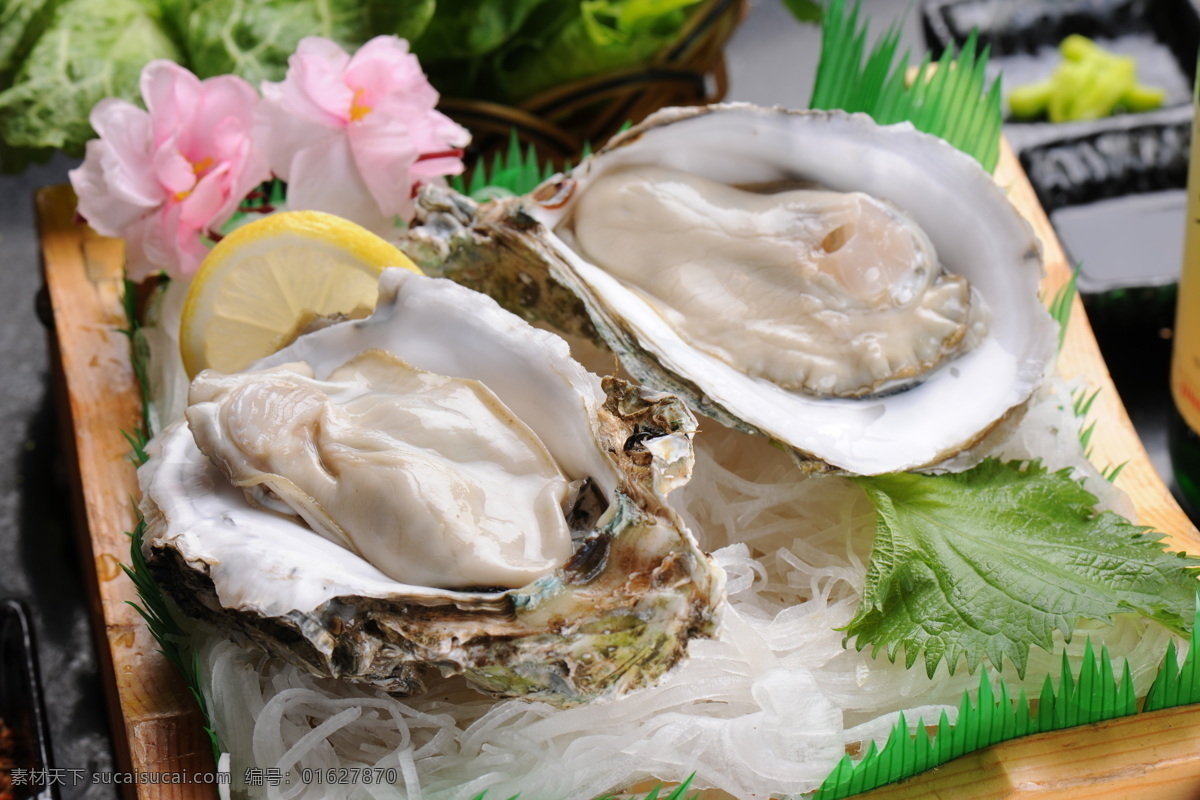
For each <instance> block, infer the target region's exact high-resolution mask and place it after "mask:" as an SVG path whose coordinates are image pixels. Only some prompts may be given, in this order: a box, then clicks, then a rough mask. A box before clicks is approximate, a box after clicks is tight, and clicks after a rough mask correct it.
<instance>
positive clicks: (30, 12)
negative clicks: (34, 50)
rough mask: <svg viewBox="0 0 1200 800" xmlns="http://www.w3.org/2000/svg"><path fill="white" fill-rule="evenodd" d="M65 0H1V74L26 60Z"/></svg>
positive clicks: (12, 69)
mask: <svg viewBox="0 0 1200 800" xmlns="http://www.w3.org/2000/svg"><path fill="white" fill-rule="evenodd" d="M61 2H62V0H5V1H4V2H0V75H2V74H4V73H8V72H12V71H14V70H15V69H16V67H17V66H18V65H19V64H20V63H21V62H22V61H24V60H25V56H26V55H27V54H28V52H29V49H30V48H31V47H33V43H34V42H35V41H37V38H38V37H39V36H41V34H42V31H44V30H45V29H46V26H47V25H49V24H50V20H51V19H52V18H53V16H54V10H55V9H56V8H58V6H59V5H60V4H61Z"/></svg>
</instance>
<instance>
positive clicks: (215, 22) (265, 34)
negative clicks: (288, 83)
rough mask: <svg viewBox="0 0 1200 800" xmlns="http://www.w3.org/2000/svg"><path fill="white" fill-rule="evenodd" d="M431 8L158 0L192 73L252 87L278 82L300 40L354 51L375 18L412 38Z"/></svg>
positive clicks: (350, 1) (305, 0)
mask: <svg viewBox="0 0 1200 800" xmlns="http://www.w3.org/2000/svg"><path fill="white" fill-rule="evenodd" d="M399 6H408V7H407V8H398V7H399ZM432 6H433V0H423V2H416V3H412V4H411V6H409V4H404V3H395V4H392V3H384V2H382V1H381V0H378V1H377V2H370V3H361V2H355V0H162V7H163V11H164V13H165V15H166V18H167V20H168V22H169V23H170V25H171V26H172V28H173V30H174V31H175V32H176V35H177V36H178V38H179V40H180V41H181V42H182V43H183V49H184V51H185V52H186V54H187V62H186V63H187V65H188V66H189V67H190V68H191V70H192V71H193V72H195V73H196V74H197V75H199V76H200V77H202V78H208V77H212V76H214V75H223V74H225V73H233V74H235V75H240V76H241V77H243V78H245V79H246V80H247V81H249V82H250V83H251V84H252V85H254V86H256V87H257V86H258V84H259V83H260V82H261V81H264V80H270V81H278V80H283V76H284V73H285V72H287V60H288V56H290V55H291V54H292V53H293V52H295V50H296V45H297V44H298V43H299V42H300V40H301V39H303V38H304V37H305V36H324V37H326V38H329V39H332V40H333V41H335V42H337V43H338V44H340V45H341V46H342V47H344V48H346V49H347V50H351V51H353V50H354V49H356V48H357V47H358V46H359V45H360V44H362V43H363V42H365V41H366V40H367V39H368V38H370V33H371V24H372V21H373V20H375V19H376V18H378V19H381V20H383V21H384V22H387V23H389V24H391V25H393V26H395V28H398V29H400V31H402V32H404V33H407V34H409V35H411V34H412V33H419V31H416V30H415V29H416V28H417V27H420V26H422V25H423V24H424V23H426V22H428V14H431V13H432ZM406 26H407V27H410V28H412V29H413V30H404V29H405V28H406ZM381 32H397V31H396V30H392V31H381Z"/></svg>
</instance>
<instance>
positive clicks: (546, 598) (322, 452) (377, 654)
mask: <svg viewBox="0 0 1200 800" xmlns="http://www.w3.org/2000/svg"><path fill="white" fill-rule="evenodd" d="M422 393H426V394H428V399H427V400H422V399H420V397H419V395H421V394H422ZM192 394H193V404H192V405H191V407H190V408H189V413H188V419H189V421H190V426H189V424H187V423H186V422H184V421H180V422H177V423H175V424H173V425H172V426H170V427H168V428H167V429H166V430H164V431H163V432H162V433H161V434H160V435H159V436H158V437H156V439H155V440H154V442H153V443H152V445H151V448H152V450H151V459H150V460H149V461H148V462H147V463H146V464H145V465H144V466H143V467H142V468H141V469H140V470H139V481H140V483H141V487H142V495H143V499H142V506H141V507H142V512H143V514H144V516H145V519H146V524H147V530H146V535H145V539H144V550H145V554H146V556H147V560H148V562H149V564H150V567H151V569H152V571H153V572H154V575H155V577H156V579H157V580H158V581H159V583H160V584H162V585H163V586H164V588H165V589H166V590H167V591H168V592H169V593H170V594H171V595H172V597H173V598H174V599H175V600H176V601H177V602H178V604H179V605H180V606H181V607H182V608H183V609H184V610H185V611H186V612H188V613H189V614H192V615H194V616H197V617H199V618H202V619H206V620H209V621H211V622H213V623H215V624H216V625H218V626H220V627H222V628H223V629H225V630H227V631H230V632H232V634H233V635H234V636H235V638H239V639H249V640H252V641H254V642H256V643H258V644H259V645H261V646H263V647H264V648H265V649H267V650H268V651H269V652H271V653H273V654H275V655H278V656H280V657H282V658H284V659H286V660H288V661H290V662H292V663H294V664H297V665H299V666H301V667H304V668H306V669H308V670H310V671H312V672H314V673H316V674H319V675H326V676H332V677H338V678H344V679H349V680H352V681H359V682H365V683H371V684H374V685H377V686H380V687H383V688H385V689H387V690H389V691H393V692H404V693H411V692H415V691H420V690H421V688H422V680H421V673H422V671H423V670H426V669H437V670H440V671H441V672H442V673H443V674H455V673H462V674H463V675H465V677H466V678H467V679H468V680H469V681H470V682H471V683H472V684H473V685H475V686H476V687H478V688H479V689H481V690H482V691H485V692H488V693H491V694H494V695H497V696H525V697H530V698H534V699H540V700H546V701H549V702H553V703H557V704H562V705H569V704H573V703H579V702H583V701H586V700H589V699H592V698H595V697H599V696H605V695H610V694H614V693H619V692H622V691H625V690H628V689H631V688H635V687H637V686H640V685H644V684H646V683H649V682H652V681H654V680H655V679H656V678H657V677H659V676H660V675H661V674H662V673H664V672H665V671H666V670H667V669H669V668H670V667H671V665H672V664H674V663H675V662H676V661H677V660H678V659H679V658H681V657H682V656H683V655H684V653H685V650H686V646H687V641H688V640H689V639H690V638H692V637H695V636H707V635H710V634H712V633H713V631H714V629H715V626H716V608H717V605H718V603H719V601H720V599H721V597H722V593H723V585H724V576H723V573H722V572H721V570H720V568H719V567H717V566H716V565H715V564H714V563H713V562H712V561H711V559H710V558H709V557H708V556H707V555H706V554H704V553H703V552H702V551H700V549H699V548H698V546H697V545H696V542H695V541H694V539H693V538H692V536H691V534H690V533H689V532H688V531H687V530H686V528H685V527H684V525H683V524H682V522H681V520H680V519H679V517H678V515H677V514H676V513H675V512H674V511H673V510H672V509H671V508H670V507H669V506H668V504H667V502H666V495H667V493H668V492H670V491H671V490H672V489H673V488H675V487H676V486H678V485H681V484H682V483H684V482H686V481H687V479H688V478H689V477H690V471H691V465H692V459H693V456H692V450H691V437H692V435H693V433H694V432H695V428H696V423H695V418H694V417H693V416H692V414H691V413H690V412H689V411H688V409H687V408H686V406H684V405H683V404H682V403H681V402H680V401H678V400H677V399H676V398H674V397H672V396H670V395H664V394H659V393H655V392H650V391H647V390H643V389H640V388H638V387H636V386H633V385H631V384H628V383H625V382H623V381H619V380H616V379H605V380H604V381H603V382H602V381H601V380H600V379H599V378H597V377H596V376H594V375H591V374H590V373H588V372H586V371H585V370H584V369H583V368H582V367H581V366H580V365H579V364H578V363H576V362H575V361H573V360H572V359H571V358H570V357H569V354H568V348H567V346H566V343H565V342H563V341H562V340H561V339H560V338H559V337H557V336H554V335H553V334H551V333H547V332H545V331H538V330H535V329H533V328H532V327H530V326H529V325H528V324H527V323H525V322H522V321H521V320H519V319H517V318H516V317H514V316H513V315H511V314H509V313H507V312H505V311H504V310H502V309H501V308H499V307H498V306H497V305H496V303H495V302H493V301H492V300H490V299H488V298H487V297H484V296H483V295H480V294H477V293H475V292H472V291H470V290H469V289H466V288H464V287H461V286H457V285H455V284H453V283H451V282H449V281H445V280H439V279H433V278H425V277H422V276H418V275H415V274H413V273H411V272H409V271H407V270H400V269H393V270H387V271H386V272H385V273H384V275H383V276H382V277H381V280H380V292H379V304H378V306H377V308H376V310H375V312H374V314H373V315H372V316H371V317H369V318H366V319H363V320H352V321H346V322H341V323H338V324H334V325H331V326H329V327H326V328H323V329H321V330H319V331H315V332H313V333H310V334H306V335H305V336H302V337H301V338H299V339H298V340H297V341H296V342H294V343H293V344H291V345H289V346H288V347H287V348H285V349H284V350H282V351H280V352H279V353H276V354H274V355H272V356H270V357H268V358H266V359H263V360H262V361H260V362H258V363H257V364H256V365H254V366H253V368H252V369H251V370H250V371H247V372H244V373H239V374H236V375H229V376H222V375H219V374H216V373H212V372H204V373H201V375H200V376H198V377H197V379H196V382H195V383H194V384H193V388H192ZM414 398H415V399H414ZM198 445H199V446H198ZM439 537H441V538H439ZM372 562H375V563H372Z"/></svg>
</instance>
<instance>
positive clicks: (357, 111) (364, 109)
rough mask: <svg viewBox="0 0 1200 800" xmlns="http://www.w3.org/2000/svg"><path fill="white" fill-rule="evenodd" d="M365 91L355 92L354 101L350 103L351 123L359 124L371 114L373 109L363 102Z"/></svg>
mask: <svg viewBox="0 0 1200 800" xmlns="http://www.w3.org/2000/svg"><path fill="white" fill-rule="evenodd" d="M363 94H364V90H363V89H355V90H354V99H353V100H351V101H350V121H351V122H358V121H359V120H360V119H362V118H363V117H365V116H366V115H367V114H370V113H371V107H370V106H368V105H365V104H364V103H363V102H362V96H363Z"/></svg>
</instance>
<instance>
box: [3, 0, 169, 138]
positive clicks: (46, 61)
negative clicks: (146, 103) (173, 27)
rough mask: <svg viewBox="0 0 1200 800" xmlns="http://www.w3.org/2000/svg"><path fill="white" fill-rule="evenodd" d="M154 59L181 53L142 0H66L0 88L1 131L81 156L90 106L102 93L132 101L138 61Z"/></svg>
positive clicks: (88, 134) (135, 93)
mask: <svg viewBox="0 0 1200 800" xmlns="http://www.w3.org/2000/svg"><path fill="white" fill-rule="evenodd" d="M155 58H167V59H172V60H179V58H180V53H179V50H178V48H176V47H175V45H174V43H173V42H172V41H171V39H170V38H169V37H168V36H167V33H166V31H165V30H164V29H163V27H162V26H161V25H160V23H159V20H158V19H157V17H155V16H154V15H152V14H151V13H149V12H148V11H147V10H146V7H145V6H144V5H143V4H142V3H139V2H137V0H68V2H66V3H64V4H63V5H61V6H59V7H58V9H57V11H56V13H55V15H54V18H53V20H52V21H51V23H50V26H49V28H48V29H47V30H46V32H45V33H44V34H42V36H41V37H40V38H39V39H38V41H37V44H36V45H34V46H33V49H32V50H31V51H30V54H29V58H28V59H26V60H25V62H24V63H23V64H22V65H21V68H20V69H19V70H18V72H17V74H16V77H15V78H14V80H13V84H12V86H10V87H8V88H7V89H5V90H4V91H3V92H0V138H3V139H4V140H5V141H6V142H7V143H8V144H9V145H11V146H13V147H20V148H44V147H53V148H60V149H64V150H66V151H67V152H68V153H71V154H73V155H82V153H83V144H84V142H85V141H87V139H88V138H90V137H91V136H92V127H91V125H90V123H89V122H88V114H89V113H90V112H91V110H92V106H94V105H95V104H96V103H98V102H99V101H100V100H102V99H104V98H105V97H120V98H124V99H126V100H131V101H132V100H135V99H136V98H137V97H138V94H139V92H138V80H139V77H140V75H141V70H142V65H143V64H145V63H146V62H148V61H151V60H153V59H155Z"/></svg>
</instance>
